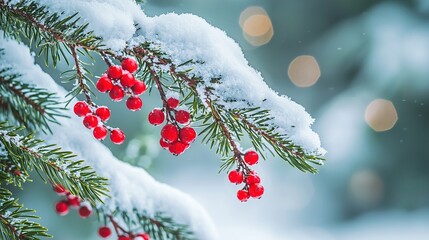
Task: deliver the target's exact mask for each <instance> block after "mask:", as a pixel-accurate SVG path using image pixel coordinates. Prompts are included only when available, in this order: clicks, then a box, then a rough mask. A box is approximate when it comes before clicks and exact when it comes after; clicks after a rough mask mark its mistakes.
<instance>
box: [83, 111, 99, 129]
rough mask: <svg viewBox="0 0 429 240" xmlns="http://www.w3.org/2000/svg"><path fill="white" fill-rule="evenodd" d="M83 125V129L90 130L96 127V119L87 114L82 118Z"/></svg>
mask: <svg viewBox="0 0 429 240" xmlns="http://www.w3.org/2000/svg"><path fill="white" fill-rule="evenodd" d="M83 125H85V127H87V128H89V129H92V128H95V127H96V126H97V125H98V117H97V116H95V115H93V114H88V115H86V116H85V117H84V118H83Z"/></svg>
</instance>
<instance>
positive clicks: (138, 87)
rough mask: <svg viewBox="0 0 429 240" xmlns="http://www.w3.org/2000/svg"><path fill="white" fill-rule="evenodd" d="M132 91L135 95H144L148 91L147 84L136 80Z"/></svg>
mask: <svg viewBox="0 0 429 240" xmlns="http://www.w3.org/2000/svg"><path fill="white" fill-rule="evenodd" d="M131 90H132V91H133V94H134V95H140V94H143V93H144V92H145V91H146V84H145V83H144V82H143V81H139V80H136V82H135V83H134V86H133V87H132V88H131Z"/></svg>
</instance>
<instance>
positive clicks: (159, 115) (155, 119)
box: [147, 108, 165, 126]
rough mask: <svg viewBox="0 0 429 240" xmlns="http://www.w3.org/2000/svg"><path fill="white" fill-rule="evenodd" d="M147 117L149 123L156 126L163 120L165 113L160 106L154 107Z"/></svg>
mask: <svg viewBox="0 0 429 240" xmlns="http://www.w3.org/2000/svg"><path fill="white" fill-rule="evenodd" d="M147 118H148V121H149V123H150V124H152V125H154V126H156V125H159V124H161V123H162V122H164V119H165V115H164V112H163V111H162V110H161V108H154V109H153V110H152V111H151V112H150V113H149V115H148V117H147Z"/></svg>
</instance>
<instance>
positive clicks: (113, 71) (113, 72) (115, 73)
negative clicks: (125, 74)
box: [107, 65, 122, 79]
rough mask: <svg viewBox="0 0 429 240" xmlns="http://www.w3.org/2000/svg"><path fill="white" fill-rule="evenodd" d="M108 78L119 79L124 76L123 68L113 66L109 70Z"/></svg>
mask: <svg viewBox="0 0 429 240" xmlns="http://www.w3.org/2000/svg"><path fill="white" fill-rule="evenodd" d="M107 76H109V78H111V79H118V78H120V77H121V76H122V68H121V67H120V66H117V65H112V66H110V67H109V68H108V69H107Z"/></svg>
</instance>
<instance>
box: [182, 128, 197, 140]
mask: <svg viewBox="0 0 429 240" xmlns="http://www.w3.org/2000/svg"><path fill="white" fill-rule="evenodd" d="M179 135H180V141H182V142H184V143H187V144H190V143H192V142H193V141H194V140H195V138H197V132H195V130H194V129H193V128H191V127H184V128H182V129H180V131H179Z"/></svg>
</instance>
